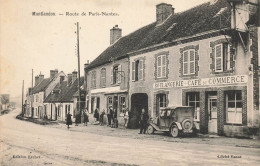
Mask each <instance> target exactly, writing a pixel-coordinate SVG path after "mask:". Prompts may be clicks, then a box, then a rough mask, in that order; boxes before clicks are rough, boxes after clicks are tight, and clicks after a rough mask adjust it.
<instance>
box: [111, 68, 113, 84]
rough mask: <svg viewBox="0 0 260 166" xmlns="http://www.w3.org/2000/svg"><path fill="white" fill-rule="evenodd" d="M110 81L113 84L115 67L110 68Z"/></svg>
mask: <svg viewBox="0 0 260 166" xmlns="http://www.w3.org/2000/svg"><path fill="white" fill-rule="evenodd" d="M110 83H111V84H113V67H111V68H110Z"/></svg>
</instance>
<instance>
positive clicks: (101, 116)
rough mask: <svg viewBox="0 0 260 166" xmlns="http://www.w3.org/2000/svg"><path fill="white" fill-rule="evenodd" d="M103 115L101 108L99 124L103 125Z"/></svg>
mask: <svg viewBox="0 0 260 166" xmlns="http://www.w3.org/2000/svg"><path fill="white" fill-rule="evenodd" d="M104 115H105V110H104V109H103V110H102V112H101V114H100V118H99V122H100V126H103V125H104Z"/></svg>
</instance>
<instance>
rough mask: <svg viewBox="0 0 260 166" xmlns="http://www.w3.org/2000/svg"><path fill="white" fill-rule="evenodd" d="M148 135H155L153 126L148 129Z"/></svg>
mask: <svg viewBox="0 0 260 166" xmlns="http://www.w3.org/2000/svg"><path fill="white" fill-rule="evenodd" d="M147 133H148V134H153V133H154V128H153V126H152V125H149V126H148V127H147Z"/></svg>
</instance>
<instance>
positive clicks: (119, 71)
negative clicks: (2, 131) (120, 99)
mask: <svg viewBox="0 0 260 166" xmlns="http://www.w3.org/2000/svg"><path fill="white" fill-rule="evenodd" d="M121 68H122V66H121V65H118V72H117V83H121V77H122V73H121Z"/></svg>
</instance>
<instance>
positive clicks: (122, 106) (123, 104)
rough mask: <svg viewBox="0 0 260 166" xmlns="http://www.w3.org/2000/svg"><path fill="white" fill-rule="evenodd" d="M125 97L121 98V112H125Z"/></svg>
mask: <svg viewBox="0 0 260 166" xmlns="http://www.w3.org/2000/svg"><path fill="white" fill-rule="evenodd" d="M125 105H126V104H125V97H124V96H121V97H120V112H123V110H124V109H125V107H126V106H125Z"/></svg>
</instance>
